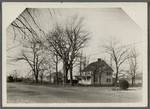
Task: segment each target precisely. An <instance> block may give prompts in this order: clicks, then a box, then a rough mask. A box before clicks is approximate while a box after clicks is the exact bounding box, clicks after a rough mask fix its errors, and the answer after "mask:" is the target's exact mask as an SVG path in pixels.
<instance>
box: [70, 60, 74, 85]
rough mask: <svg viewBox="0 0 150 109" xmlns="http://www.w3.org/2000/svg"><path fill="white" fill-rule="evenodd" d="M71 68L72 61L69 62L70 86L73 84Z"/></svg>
mask: <svg viewBox="0 0 150 109" xmlns="http://www.w3.org/2000/svg"><path fill="white" fill-rule="evenodd" d="M72 70H73V67H72V62H70V85H71V86H73V77H72Z"/></svg>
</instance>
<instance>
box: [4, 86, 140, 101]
mask: <svg viewBox="0 0 150 109" xmlns="http://www.w3.org/2000/svg"><path fill="white" fill-rule="evenodd" d="M112 88H113V87H111V86H109V87H93V86H88V87H86V86H84V87H82V86H74V87H70V86H66V87H63V86H50V85H44V86H42V85H28V84H21V83H7V102H8V103H108V102H110V103H116V102H118V103H131V102H134V103H135V102H136V103H137V102H141V101H142V88H139V87H132V88H129V90H125V91H124V90H122V91H113V90H112Z"/></svg>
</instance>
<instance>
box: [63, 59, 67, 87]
mask: <svg viewBox="0 0 150 109" xmlns="http://www.w3.org/2000/svg"><path fill="white" fill-rule="evenodd" d="M63 76H64V80H63V86H65V83H66V65H65V60H63Z"/></svg>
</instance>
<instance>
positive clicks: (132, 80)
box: [132, 76, 134, 86]
mask: <svg viewBox="0 0 150 109" xmlns="http://www.w3.org/2000/svg"><path fill="white" fill-rule="evenodd" d="M133 85H134V76H132V86H133Z"/></svg>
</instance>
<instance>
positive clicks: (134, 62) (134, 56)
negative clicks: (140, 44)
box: [129, 47, 139, 85]
mask: <svg viewBox="0 0 150 109" xmlns="http://www.w3.org/2000/svg"><path fill="white" fill-rule="evenodd" d="M138 56H139V54H138V53H137V51H136V49H135V47H134V48H132V50H131V53H130V56H129V64H130V72H131V73H130V74H131V76H132V85H135V75H136V73H137V69H138Z"/></svg>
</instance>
